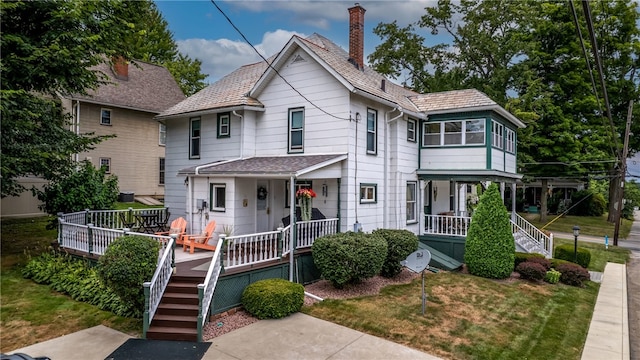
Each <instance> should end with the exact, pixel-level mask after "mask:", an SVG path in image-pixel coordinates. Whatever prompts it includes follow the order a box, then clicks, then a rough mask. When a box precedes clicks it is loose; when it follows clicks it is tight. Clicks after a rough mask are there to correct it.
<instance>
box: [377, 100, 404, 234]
mask: <svg viewBox="0 0 640 360" xmlns="http://www.w3.org/2000/svg"><path fill="white" fill-rule="evenodd" d="M394 111H399V112H400V114H398V116H396V117H394V118H391V119H389V120H386V118H387V117H388V116H389V114H391V113H392V112H394ZM403 115H404V112H403V111H402V108H401V107H399V106H398V107H395V108H393V109H391V110H390V111H387V112H386V113H385V115H384V117H385V127H384V166H383V169H384V177H383V179H384V180H383V183H384V202H383V204H384V205H383V208H382V225H383V227H384V228H385V229H386V228H388V227H389V210H388V209H389V206H390V204H389V203H388V201H389V197H390V196H389V170H390V169H389V162H390V160H389V141H390V138H391V137H390V135H389V124H391V123H392V122H394V121H396V120H398V119H399V118H401V117H402V116H403ZM395 178H396V181H397V179H398V174H397V172H396V175H395ZM396 185H397V184H396ZM396 214H397V211H396ZM396 219H397V218H396ZM397 225H398V224H396V227H397Z"/></svg>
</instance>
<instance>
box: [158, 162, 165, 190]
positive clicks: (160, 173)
mask: <svg viewBox="0 0 640 360" xmlns="http://www.w3.org/2000/svg"><path fill="white" fill-rule="evenodd" d="M164 164H165V163H164V158H160V161H159V162H158V169H159V170H158V184H160V185H164Z"/></svg>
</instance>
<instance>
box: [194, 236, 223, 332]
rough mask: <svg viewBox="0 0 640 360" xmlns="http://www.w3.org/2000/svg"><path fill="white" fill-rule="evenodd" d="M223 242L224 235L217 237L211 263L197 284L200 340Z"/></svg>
mask: <svg viewBox="0 0 640 360" xmlns="http://www.w3.org/2000/svg"><path fill="white" fill-rule="evenodd" d="M223 243H224V235H223V236H221V237H220V239H218V244H217V245H216V250H215V252H214V253H213V257H212V258H211V264H209V269H208V270H207V276H206V277H205V279H204V282H203V283H202V284H198V341H202V330H203V329H204V325H205V324H206V323H207V321H208V319H209V317H208V316H207V313H208V312H209V307H210V306H211V300H212V299H213V292H214V291H215V289H216V284H217V283H218V278H219V277H220V272H221V270H222V256H221V255H222V244H223Z"/></svg>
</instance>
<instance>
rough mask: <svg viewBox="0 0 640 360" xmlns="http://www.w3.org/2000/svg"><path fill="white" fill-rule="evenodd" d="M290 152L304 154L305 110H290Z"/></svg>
mask: <svg viewBox="0 0 640 360" xmlns="http://www.w3.org/2000/svg"><path fill="white" fill-rule="evenodd" d="M289 152H290V153H298V152H304V109H289Z"/></svg>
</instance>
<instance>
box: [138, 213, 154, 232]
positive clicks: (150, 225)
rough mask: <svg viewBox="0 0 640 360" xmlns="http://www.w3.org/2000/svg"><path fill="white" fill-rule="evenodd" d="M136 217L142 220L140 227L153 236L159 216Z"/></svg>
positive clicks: (145, 214)
mask: <svg viewBox="0 0 640 360" xmlns="http://www.w3.org/2000/svg"><path fill="white" fill-rule="evenodd" d="M136 217H137V218H138V219H139V220H140V226H141V227H142V230H143V231H144V232H145V233H149V234H153V233H155V232H156V227H155V224H156V219H157V218H158V214H152V213H141V214H137V215H136Z"/></svg>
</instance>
